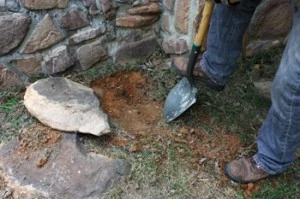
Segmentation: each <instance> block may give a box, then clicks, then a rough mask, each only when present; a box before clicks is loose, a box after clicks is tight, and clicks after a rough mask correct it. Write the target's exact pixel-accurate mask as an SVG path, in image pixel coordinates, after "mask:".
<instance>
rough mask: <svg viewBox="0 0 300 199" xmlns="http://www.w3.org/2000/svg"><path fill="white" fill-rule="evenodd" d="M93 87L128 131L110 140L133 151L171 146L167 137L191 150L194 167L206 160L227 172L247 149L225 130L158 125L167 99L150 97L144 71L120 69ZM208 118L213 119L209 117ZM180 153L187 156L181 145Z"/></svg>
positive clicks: (106, 106) (113, 117) (123, 130)
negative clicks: (176, 129)
mask: <svg viewBox="0 0 300 199" xmlns="http://www.w3.org/2000/svg"><path fill="white" fill-rule="evenodd" d="M91 88H92V89H93V90H94V92H95V93H96V94H97V95H98V96H99V100H100V101H101V103H102V105H101V106H102V108H103V110H104V111H105V112H106V113H107V114H108V115H109V117H110V119H111V120H112V121H113V122H115V123H116V125H119V126H118V128H120V129H121V132H123V133H124V134H125V136H123V137H119V136H116V137H113V138H112V139H111V140H110V143H111V144H113V145H116V146H119V147H125V146H127V145H129V144H130V146H131V149H130V150H131V151H132V152H139V151H141V150H147V149H149V147H153V145H154V143H155V142H157V141H160V142H161V144H162V145H164V143H165V145H167V140H172V142H174V143H178V144H181V145H184V146H185V147H187V148H188V149H189V150H190V151H191V155H190V156H189V162H190V164H189V165H191V166H192V167H193V168H194V169H201V167H203V165H204V164H205V162H207V161H214V162H216V164H218V167H220V171H223V166H224V164H225V162H228V161H230V160H232V159H233V158H235V157H236V155H237V154H238V152H240V151H242V150H243V143H242V142H241V141H240V139H239V137H238V136H236V135H234V134H230V133H227V132H224V131H223V130H220V131H219V132H217V133H212V134H211V135H207V134H204V133H203V132H202V131H201V130H200V129H194V128H193V127H182V128H181V130H180V131H179V132H174V131H172V130H170V129H168V128H167V127H161V126H162V125H158V124H159V122H162V109H163V102H157V101H155V100H153V99H151V97H149V93H151V90H153V88H152V86H151V84H150V83H149V82H148V80H147V78H146V76H144V75H143V74H142V73H140V72H125V71H123V72H118V73H116V74H114V75H112V76H110V77H106V78H101V79H97V80H94V81H93V82H92V83H91ZM205 120H206V121H207V122H210V119H209V118H205ZM126 137H127V138H126ZM128 137H129V138H128ZM166 147H167V146H166ZM178 152H179V154H180V156H182V157H186V156H187V154H186V151H185V150H183V149H182V148H180V147H179V148H178ZM220 175H221V177H220V179H222V181H226V177H225V176H224V174H223V172H220Z"/></svg>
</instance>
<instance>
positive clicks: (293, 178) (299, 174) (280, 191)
mask: <svg viewBox="0 0 300 199" xmlns="http://www.w3.org/2000/svg"><path fill="white" fill-rule="evenodd" d="M299 178H300V159H298V161H296V163H295V164H293V165H292V166H291V168H289V169H288V170H287V171H286V172H285V173H284V174H282V175H281V176H279V177H278V179H276V183H274V180H270V181H269V182H267V183H266V184H262V185H261V189H260V190H259V191H258V192H256V193H253V194H252V195H251V198H253V199H254V198H255V199H259V198H266V199H273V198H280V199H298V198H300V181H299Z"/></svg>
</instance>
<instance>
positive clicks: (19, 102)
mask: <svg viewBox="0 0 300 199" xmlns="http://www.w3.org/2000/svg"><path fill="white" fill-rule="evenodd" d="M20 92H21V90H13V89H12V90H0V101H1V104H0V143H2V142H6V141H9V140H11V139H12V138H14V137H16V136H17V135H18V134H19V132H20V130H21V129H23V128H25V127H27V126H29V125H31V124H34V123H36V120H35V119H34V118H33V117H31V116H30V115H29V113H28V112H27V111H26V108H25V106H24V105H23V99H22V98H20V97H19V94H20Z"/></svg>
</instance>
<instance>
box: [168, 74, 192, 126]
mask: <svg viewBox="0 0 300 199" xmlns="http://www.w3.org/2000/svg"><path fill="white" fill-rule="evenodd" d="M196 93H197V89H196V88H195V87H194V86H193V85H192V84H191V83H190V82H189V80H188V79H187V78H186V77H183V78H182V79H181V80H180V82H178V83H177V84H176V85H175V86H174V87H173V88H172V89H171V91H170V92H169V95H168V96H167V99H166V102H165V106H164V118H165V120H166V121H167V122H170V121H172V120H174V119H175V118H177V117H178V116H179V115H181V114H182V113H183V112H185V111H186V110H187V109H188V108H189V107H190V106H192V105H193V104H194V103H195V102H196Z"/></svg>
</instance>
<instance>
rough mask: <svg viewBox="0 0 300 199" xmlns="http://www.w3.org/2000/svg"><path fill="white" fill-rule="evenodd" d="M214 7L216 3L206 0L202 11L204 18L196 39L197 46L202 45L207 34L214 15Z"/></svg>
mask: <svg viewBox="0 0 300 199" xmlns="http://www.w3.org/2000/svg"><path fill="white" fill-rule="evenodd" d="M213 9H214V3H213V2H212V1H211V0H206V1H205V6H204V9H203V12H202V19H201V23H200V25H199V28H198V32H197V35H196V37H195V40H194V44H195V45H197V46H201V44H202V42H203V40H204V37H205V35H206V32H207V29H208V26H209V23H210V18H211V15H212V11H213Z"/></svg>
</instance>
